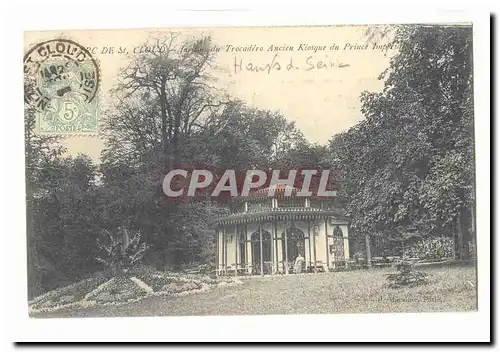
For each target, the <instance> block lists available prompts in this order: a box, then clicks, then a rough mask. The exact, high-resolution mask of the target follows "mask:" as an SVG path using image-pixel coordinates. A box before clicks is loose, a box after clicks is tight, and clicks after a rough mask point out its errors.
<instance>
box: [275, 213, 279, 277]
mask: <svg viewBox="0 0 500 352" xmlns="http://www.w3.org/2000/svg"><path fill="white" fill-rule="evenodd" d="M274 251H275V255H276V273H277V272H278V271H279V270H280V268H279V257H278V222H277V221H274Z"/></svg>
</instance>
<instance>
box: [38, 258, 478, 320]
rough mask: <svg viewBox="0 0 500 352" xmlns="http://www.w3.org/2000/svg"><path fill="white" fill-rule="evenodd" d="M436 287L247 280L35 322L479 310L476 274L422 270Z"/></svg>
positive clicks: (339, 279)
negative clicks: (149, 317) (183, 294)
mask: <svg viewBox="0 0 500 352" xmlns="http://www.w3.org/2000/svg"><path fill="white" fill-rule="evenodd" d="M421 270H424V271H426V272H428V273H429V274H431V276H430V283H429V284H427V285H423V286H418V287H413V288H402V289H391V288H388V287H386V286H385V283H386V280H385V274H387V273H389V272H394V270H393V269H389V268H386V269H374V270H370V271H367V270H363V271H350V272H336V273H321V274H302V275H289V276H274V277H252V278H248V279H243V281H244V283H243V285H239V286H232V287H217V288H215V289H213V290H211V291H208V292H203V293H195V294H192V295H188V296H184V297H154V298H146V299H144V300H142V301H139V302H135V303H131V304H126V305H122V306H113V307H90V308H79V309H75V308H73V309H66V310H62V311H57V312H52V313H38V314H36V315H34V317H110V316H159V315H188V316H189V315H239V314H249V315H256V314H321V313H323V314H326V313H377V312H387V313H392V312H445V311H448V312H449V311H470V310H476V309H477V306H476V268H475V267H440V268H427V269H421Z"/></svg>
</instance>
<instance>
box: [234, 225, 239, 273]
mask: <svg viewBox="0 0 500 352" xmlns="http://www.w3.org/2000/svg"><path fill="white" fill-rule="evenodd" d="M234 235H235V236H236V238H235V239H234V246H235V247H234V257H235V261H234V262H235V265H236V268H235V270H234V276H238V247H239V246H238V244H239V235H240V234H239V233H238V225H237V224H235V225H234Z"/></svg>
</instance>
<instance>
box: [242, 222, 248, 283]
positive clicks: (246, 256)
mask: <svg viewBox="0 0 500 352" xmlns="http://www.w3.org/2000/svg"><path fill="white" fill-rule="evenodd" d="M243 231H245V269H246V270H247V273H248V229H247V224H245V226H244V227H243Z"/></svg>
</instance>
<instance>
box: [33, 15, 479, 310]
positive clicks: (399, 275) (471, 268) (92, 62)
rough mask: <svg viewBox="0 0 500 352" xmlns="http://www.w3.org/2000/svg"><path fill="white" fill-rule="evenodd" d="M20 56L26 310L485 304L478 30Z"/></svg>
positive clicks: (101, 45)
mask: <svg viewBox="0 0 500 352" xmlns="http://www.w3.org/2000/svg"><path fill="white" fill-rule="evenodd" d="M290 38H293V40H291V39H290ZM318 38H321V40H318ZM311 39H315V40H314V41H313V40H311ZM25 49H26V52H25V56H24V74H25V104H26V106H25V132H26V134H25V145H26V189H27V192H26V206H27V245H28V248H27V253H28V290H29V291H28V293H29V302H28V304H29V314H30V316H31V317H34V318H51V317H109V316H120V317H122V316H158V315H186V316H192V315H248V314H252V315H253V314H332V313H383V312H385V313H388V312H390V313H395V312H455V311H474V310H476V308H477V297H476V287H477V278H476V265H475V261H476V239H475V238H476V233H475V211H476V210H475V209H476V208H475V196H474V189H475V171H474V164H475V156H474V109H473V103H474V102H473V57H472V50H473V41H472V26H471V25H470V24H467V23H463V24H454V25H411V24H407V25H406V24H401V25H380V26H378V25H362V26H326V27H294V28H289V27H268V28H196V29H175V30H169V29H153V30H102V31H101V30H99V31H97V30H95V31H64V32H26V33H25ZM249 81H251V82H252V85H249V84H248V82H249ZM256 87H259V89H258V90H256V89H255V88H256Z"/></svg>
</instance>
